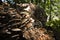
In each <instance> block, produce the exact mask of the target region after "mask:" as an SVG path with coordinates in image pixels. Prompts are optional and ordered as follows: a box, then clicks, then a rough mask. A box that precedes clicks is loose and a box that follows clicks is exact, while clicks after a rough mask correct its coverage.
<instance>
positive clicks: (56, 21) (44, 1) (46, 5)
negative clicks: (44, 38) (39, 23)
mask: <svg viewBox="0 0 60 40" xmlns="http://www.w3.org/2000/svg"><path fill="white" fill-rule="evenodd" d="M2 1H3V2H8V3H10V4H14V3H30V2H31V3H34V4H37V5H39V6H40V7H41V8H43V9H44V10H45V12H46V15H47V16H48V17H47V22H46V27H51V28H53V29H54V30H55V32H56V34H57V36H58V38H59V37H60V35H59V34H60V0H2Z"/></svg>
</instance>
